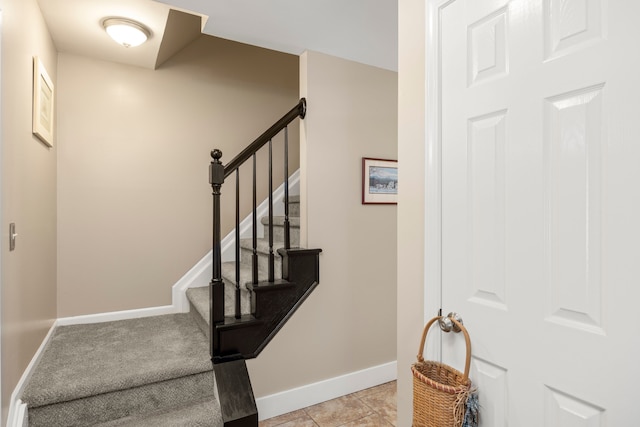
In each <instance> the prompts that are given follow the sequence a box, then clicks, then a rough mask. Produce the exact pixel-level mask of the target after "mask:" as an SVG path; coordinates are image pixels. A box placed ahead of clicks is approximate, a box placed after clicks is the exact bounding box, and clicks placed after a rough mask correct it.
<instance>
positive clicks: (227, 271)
mask: <svg viewBox="0 0 640 427" xmlns="http://www.w3.org/2000/svg"><path fill="white" fill-rule="evenodd" d="M275 256H276V257H277V258H281V257H280V255H279V254H278V253H277V252H276V253H275ZM274 274H275V277H276V278H277V279H279V278H280V277H281V276H282V271H280V269H278V268H276V269H275V271H274ZM222 278H223V279H224V280H225V281H228V282H229V283H231V284H233V285H235V283H236V263H235V262H233V261H230V262H223V263H222ZM258 280H259V281H263V280H267V276H266V275H265V274H264V273H263V272H262V271H260V272H259V273H258ZM251 281H253V274H252V273H251V260H250V259H249V260H246V261H242V262H240V289H241V290H242V291H243V292H244V291H247V287H246V284H247V283H249V282H251ZM225 289H228V288H225ZM247 292H248V291H247Z"/></svg>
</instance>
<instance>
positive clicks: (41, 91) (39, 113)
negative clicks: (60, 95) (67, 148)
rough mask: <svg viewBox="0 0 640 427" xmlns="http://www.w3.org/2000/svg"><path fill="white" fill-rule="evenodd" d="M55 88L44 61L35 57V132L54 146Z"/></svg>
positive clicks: (48, 144)
mask: <svg viewBox="0 0 640 427" xmlns="http://www.w3.org/2000/svg"><path fill="white" fill-rule="evenodd" d="M54 99H55V88H54V86H53V82H52V81H51V77H49V74H48V73H47V70H46V69H45V67H44V65H43V64H42V61H40V59H39V58H38V57H37V56H34V57H33V134H34V135H35V136H37V137H38V138H39V139H40V140H41V141H42V142H44V143H45V144H46V145H47V146H49V147H53V142H54V141H53V135H54V125H55V122H54V115H53V108H54Z"/></svg>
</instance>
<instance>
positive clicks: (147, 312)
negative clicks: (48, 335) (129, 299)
mask: <svg viewBox="0 0 640 427" xmlns="http://www.w3.org/2000/svg"><path fill="white" fill-rule="evenodd" d="M187 311H188V310H187ZM172 313H177V310H176V307H175V304H173V305H164V306H161V307H149V308H136V309H135V310H123V311H112V312H110V313H97V314H86V315H83V316H72V317H61V318H59V319H58V320H57V321H56V325H57V326H68V325H86V324H89V323H102V322H113V321H115V320H126V319H139V318H141V317H151V316H161V315H163V314H172Z"/></svg>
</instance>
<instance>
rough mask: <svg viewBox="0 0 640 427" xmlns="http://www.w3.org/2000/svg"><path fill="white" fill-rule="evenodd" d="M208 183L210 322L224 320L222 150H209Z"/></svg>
mask: <svg viewBox="0 0 640 427" xmlns="http://www.w3.org/2000/svg"><path fill="white" fill-rule="evenodd" d="M211 158H212V159H213V160H211V164H210V165H209V183H210V184H211V190H212V194H213V241H212V253H213V276H212V278H211V282H210V284H209V308H210V316H211V318H210V324H211V327H213V326H214V325H215V324H216V323H220V322H224V283H223V282H222V254H221V250H220V240H221V236H220V194H221V192H220V189H221V187H222V184H223V183H224V166H223V165H222V162H220V158H222V151H220V150H213V151H212V152H211ZM211 337H212V339H211V356H212V357H213V355H214V340H213V337H214V335H213V334H212V335H211Z"/></svg>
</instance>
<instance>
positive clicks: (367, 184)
mask: <svg viewBox="0 0 640 427" xmlns="http://www.w3.org/2000/svg"><path fill="white" fill-rule="evenodd" d="M362 204H363V205H369V204H378V205H380V204H382V205H395V204H398V161H397V160H386V159H372V158H369V157H363V158H362Z"/></svg>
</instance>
